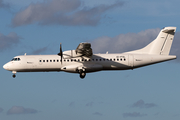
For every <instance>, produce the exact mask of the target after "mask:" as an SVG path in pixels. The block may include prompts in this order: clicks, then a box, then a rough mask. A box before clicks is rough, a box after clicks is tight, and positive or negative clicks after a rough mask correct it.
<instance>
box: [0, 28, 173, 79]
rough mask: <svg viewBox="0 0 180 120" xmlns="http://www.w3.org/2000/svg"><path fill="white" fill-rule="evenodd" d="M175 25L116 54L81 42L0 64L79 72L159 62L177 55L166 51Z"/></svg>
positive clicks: (32, 69) (28, 69)
mask: <svg viewBox="0 0 180 120" xmlns="http://www.w3.org/2000/svg"><path fill="white" fill-rule="evenodd" d="M175 31H176V27H165V28H163V29H162V30H161V31H160V33H159V35H158V36H157V38H156V39H155V40H154V41H152V42H151V43H150V44H148V45H147V46H146V47H144V48H142V49H139V50H135V51H130V52H125V53H119V54H108V53H106V54H93V52H92V49H91V44H90V43H80V44H79V46H78V47H77V48H76V50H69V51H64V52H62V49H61V44H60V53H58V54H57V55H26V54H25V55H21V56H16V57H14V58H13V59H12V60H11V61H10V62H8V63H6V64H5V65H4V66H3V68H4V69H6V70H8V71H12V73H13V77H14V78H15V77H16V73H17V72H49V71H65V72H70V73H78V74H80V78H84V77H85V76H86V73H90V72H97V71H102V70H127V69H135V68H139V67H143V66H147V65H151V64H155V63H159V62H164V61H168V60H172V59H176V56H174V55H169V52H170V48H171V45H172V42H173V39H174V34H175Z"/></svg>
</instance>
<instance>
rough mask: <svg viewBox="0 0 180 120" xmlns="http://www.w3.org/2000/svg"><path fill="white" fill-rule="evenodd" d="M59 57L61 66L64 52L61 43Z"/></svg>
mask: <svg viewBox="0 0 180 120" xmlns="http://www.w3.org/2000/svg"><path fill="white" fill-rule="evenodd" d="M58 55H59V56H60V57H61V60H60V61H61V64H62V57H63V52H62V47H61V43H60V52H59V53H58Z"/></svg>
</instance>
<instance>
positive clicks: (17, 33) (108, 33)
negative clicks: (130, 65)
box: [0, 0, 180, 120]
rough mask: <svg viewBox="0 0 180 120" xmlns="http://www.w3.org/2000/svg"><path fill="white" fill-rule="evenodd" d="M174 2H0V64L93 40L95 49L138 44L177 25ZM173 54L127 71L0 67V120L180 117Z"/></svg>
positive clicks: (179, 65)
mask: <svg viewBox="0 0 180 120" xmlns="http://www.w3.org/2000/svg"><path fill="white" fill-rule="evenodd" d="M179 4H180V1H178V0H173V1H168V0H163V1H162V0H159V1H157V0H146V1H144V0H136V1H134V0H124V1H119V0H98V1H97V0H16V1H12V0H0V15H1V18H0V26H1V27H0V55H1V60H0V66H3V65H4V64H5V63H6V62H8V61H10V60H11V59H12V58H13V57H14V56H17V55H23V54H24V53H27V54H57V53H58V52H59V43H62V45H63V50H64V51H65V50H70V49H76V47H77V46H78V44H79V43H80V42H90V43H92V48H93V52H94V53H105V52H106V51H109V53H121V52H125V51H129V50H134V49H138V48H141V47H144V46H145V45H146V44H148V43H149V42H151V41H152V40H153V39H155V38H156V36H157V35H158V33H159V31H160V29H162V28H163V27H166V26H175V27H177V32H176V35H175V39H174V42H173V45H172V49H171V54H174V55H177V57H179V56H180V51H179V45H180V40H179V38H180V32H179V26H180V23H179V21H180V17H179V16H180V14H179V11H180V9H179ZM179 71H180V63H179V58H178V59H176V60H173V61H169V62H164V63H159V64H156V65H152V66H147V67H143V68H138V69H135V70H127V71H102V72H97V73H90V74H87V76H86V78H85V79H84V80H81V79H80V78H79V75H78V74H70V73H65V72H50V73H17V77H16V78H15V79H13V78H12V73H11V72H9V71H6V70H4V69H3V68H2V67H1V68H0V72H1V74H0V75H1V78H0V82H1V84H0V95H1V98H0V119H2V120H14V119H18V120H72V119H75V120H110V119H111V120H152V119H158V120H169V119H173V120H179V119H180V112H179V108H180V104H179V101H180V95H179V91H180V88H179V84H180V81H179V78H180V74H179Z"/></svg>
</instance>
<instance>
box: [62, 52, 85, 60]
mask: <svg viewBox="0 0 180 120" xmlns="http://www.w3.org/2000/svg"><path fill="white" fill-rule="evenodd" d="M80 56H82V54H79V53H76V51H75V50H67V51H64V52H63V58H64V59H68V58H73V57H80Z"/></svg>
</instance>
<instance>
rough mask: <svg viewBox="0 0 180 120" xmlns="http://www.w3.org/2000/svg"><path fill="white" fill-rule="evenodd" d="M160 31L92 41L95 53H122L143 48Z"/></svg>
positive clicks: (153, 30)
mask: <svg viewBox="0 0 180 120" xmlns="http://www.w3.org/2000/svg"><path fill="white" fill-rule="evenodd" d="M159 31H160V29H159V28H157V29H148V30H145V31H141V32H139V33H127V34H119V35H117V36H115V37H108V36H103V37H100V38H97V39H95V40H93V41H92V48H93V52H94V53H102V52H106V51H109V52H110V53H122V52H127V51H131V50H136V49H139V48H142V47H144V46H146V45H147V44H149V43H150V42H151V41H153V40H154V39H155V38H156V36H157V35H158V33H159Z"/></svg>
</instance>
